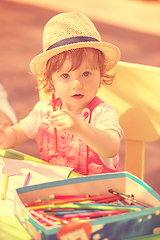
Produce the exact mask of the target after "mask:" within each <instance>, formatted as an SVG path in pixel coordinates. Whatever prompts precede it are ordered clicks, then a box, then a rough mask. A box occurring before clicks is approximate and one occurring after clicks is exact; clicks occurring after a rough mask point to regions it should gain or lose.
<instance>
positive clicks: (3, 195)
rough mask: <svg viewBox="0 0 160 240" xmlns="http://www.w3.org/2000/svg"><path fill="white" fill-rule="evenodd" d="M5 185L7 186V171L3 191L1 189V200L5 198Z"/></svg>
mask: <svg viewBox="0 0 160 240" xmlns="http://www.w3.org/2000/svg"><path fill="white" fill-rule="evenodd" d="M7 187H8V173H6V174H5V179H4V185H3V191H2V196H1V199H2V200H5V198H6V192H7Z"/></svg>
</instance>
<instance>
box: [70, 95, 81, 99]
mask: <svg viewBox="0 0 160 240" xmlns="http://www.w3.org/2000/svg"><path fill="white" fill-rule="evenodd" d="M72 98H74V99H81V98H83V95H82V94H74V95H73V96H72Z"/></svg>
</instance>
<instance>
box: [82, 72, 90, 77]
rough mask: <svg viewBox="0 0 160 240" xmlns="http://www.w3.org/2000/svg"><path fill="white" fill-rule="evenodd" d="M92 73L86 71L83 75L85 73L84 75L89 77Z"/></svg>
mask: <svg viewBox="0 0 160 240" xmlns="http://www.w3.org/2000/svg"><path fill="white" fill-rule="evenodd" d="M90 74H91V73H90V72H84V73H83V74H82V75H83V76H84V77H88V76H89V75H90Z"/></svg>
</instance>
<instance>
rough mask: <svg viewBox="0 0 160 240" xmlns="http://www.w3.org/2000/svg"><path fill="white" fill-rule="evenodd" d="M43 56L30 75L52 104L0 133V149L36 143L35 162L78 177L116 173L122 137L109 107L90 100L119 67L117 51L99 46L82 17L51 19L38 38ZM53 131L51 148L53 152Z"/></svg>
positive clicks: (92, 28)
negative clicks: (38, 160) (38, 158)
mask: <svg viewBox="0 0 160 240" xmlns="http://www.w3.org/2000/svg"><path fill="white" fill-rule="evenodd" d="M43 50H44V51H43V53H41V54H39V55H38V56H36V57H35V58H34V59H33V60H32V62H31V64H30V69H31V71H32V73H33V74H34V75H35V76H36V77H37V80H38V84H39V86H41V87H42V88H44V90H45V91H46V92H47V93H51V92H52V91H53V90H54V91H55V92H56V93H57V95H58V98H57V99H56V101H55V105H56V109H55V111H54V112H53V106H52V101H51V100H49V99H47V100H46V99H45V100H41V101H39V102H38V103H37V104H36V106H35V107H34V109H33V111H32V112H31V113H30V114H29V115H28V116H27V117H26V118H25V119H23V120H21V121H20V123H18V124H16V125H14V126H12V127H8V123H7V122H5V123H4V124H2V126H1V127H0V148H10V147H14V146H16V145H18V144H21V143H22V142H24V141H27V140H28V139H30V138H31V139H34V138H36V141H37V145H38V147H39V151H40V154H41V159H42V160H44V161H47V162H49V163H52V164H54V165H59V166H66V167H71V168H73V171H75V172H78V173H80V174H83V175H91V174H99V173H108V172H115V171H121V167H120V161H119V158H118V152H119V148H120V140H121V139H122V136H123V131H122V129H121V128H120V126H119V122H118V117H117V114H116V112H115V110H114V109H113V107H111V106H110V105H109V104H107V103H104V102H103V101H102V100H101V99H100V98H98V97H97V96H96V94H97V91H98V89H99V87H100V86H101V84H102V83H103V84H111V83H112V81H113V78H114V76H110V75H108V74H107V72H108V71H109V70H111V69H112V68H113V67H114V66H115V65H116V64H117V62H118V61H119V58H120V52H119V49H118V48H117V47H116V46H114V45H112V44H110V43H105V42H102V41H101V38H100V35H99V33H98V31H97V30H96V28H95V26H94V25H93V23H92V22H91V21H90V20H89V19H88V18H87V17H86V16H85V15H83V14H82V13H76V12H68V13H61V14H58V15H56V16H54V17H53V18H52V19H50V21H49V22H48V23H47V24H46V26H45V28H44V33H43ZM54 129H57V145H58V148H57V150H55V147H54V144H55V143H54V134H55V131H54Z"/></svg>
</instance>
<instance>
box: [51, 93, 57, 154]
mask: <svg viewBox="0 0 160 240" xmlns="http://www.w3.org/2000/svg"><path fill="white" fill-rule="evenodd" d="M52 108H53V112H54V111H55V110H56V107H55V93H54V91H53V92H52ZM54 150H55V152H57V128H54Z"/></svg>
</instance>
